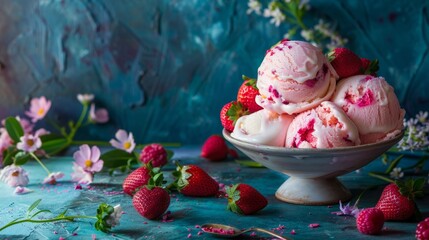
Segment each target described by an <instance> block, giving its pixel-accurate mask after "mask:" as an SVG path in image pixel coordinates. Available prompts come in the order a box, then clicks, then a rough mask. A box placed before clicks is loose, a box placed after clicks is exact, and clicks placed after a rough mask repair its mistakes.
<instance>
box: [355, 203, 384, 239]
mask: <svg viewBox="0 0 429 240" xmlns="http://www.w3.org/2000/svg"><path fill="white" fill-rule="evenodd" d="M383 225H384V215H383V212H382V211H381V210H380V209H377V208H367V209H364V210H362V212H360V213H359V215H358V216H357V218H356V226H357V229H358V230H359V232H361V233H363V234H368V235H375V234H378V233H380V232H381V229H382V228H383Z"/></svg>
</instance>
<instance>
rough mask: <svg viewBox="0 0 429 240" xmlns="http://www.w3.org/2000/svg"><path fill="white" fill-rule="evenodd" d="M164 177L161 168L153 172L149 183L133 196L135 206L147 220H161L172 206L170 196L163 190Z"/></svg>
mask: <svg viewBox="0 0 429 240" xmlns="http://www.w3.org/2000/svg"><path fill="white" fill-rule="evenodd" d="M163 182H164V177H163V175H162V172H159V168H154V169H153V170H151V178H150V180H149V183H148V184H147V185H146V186H144V187H142V188H141V189H140V190H139V191H138V192H137V193H136V194H134V196H133V206H134V208H135V209H136V210H137V212H138V213H140V215H142V216H143V217H145V218H147V219H156V218H159V217H160V216H161V215H162V214H163V213H164V212H165V211H166V210H167V209H168V207H169V206H170V195H169V194H168V192H167V191H166V190H165V189H164V188H162V183H163Z"/></svg>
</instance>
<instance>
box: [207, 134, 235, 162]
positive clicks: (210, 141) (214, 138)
mask: <svg viewBox="0 0 429 240" xmlns="http://www.w3.org/2000/svg"><path fill="white" fill-rule="evenodd" d="M228 152H229V149H228V146H227V145H226V142H225V140H224V139H223V137H221V136H219V135H211V136H210V137H209V138H207V140H206V141H205V142H204V144H203V146H202V148H201V157H203V158H206V159H208V160H210V161H222V160H224V159H225V158H226V157H227V156H228Z"/></svg>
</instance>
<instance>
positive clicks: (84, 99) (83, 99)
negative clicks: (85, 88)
mask: <svg viewBox="0 0 429 240" xmlns="http://www.w3.org/2000/svg"><path fill="white" fill-rule="evenodd" d="M77 100H79V102H80V103H82V104H88V103H90V102H92V100H94V94H78V95H77Z"/></svg>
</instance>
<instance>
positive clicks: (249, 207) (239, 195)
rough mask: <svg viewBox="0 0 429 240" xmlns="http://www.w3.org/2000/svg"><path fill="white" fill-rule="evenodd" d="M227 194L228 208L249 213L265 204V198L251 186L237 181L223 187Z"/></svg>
mask: <svg viewBox="0 0 429 240" xmlns="http://www.w3.org/2000/svg"><path fill="white" fill-rule="evenodd" d="M225 191H226V194H227V196H228V210H230V211H232V212H235V213H238V214H244V215H249V214H253V213H256V212H257V211H259V210H261V209H263V208H264V207H265V206H267V204H268V201H267V199H266V198H265V197H264V196H263V195H262V194H260V193H259V192H258V191H257V190H256V189H254V188H253V187H251V186H249V185H247V184H244V183H239V184H235V185H232V186H227V187H225Z"/></svg>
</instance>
